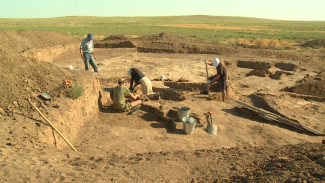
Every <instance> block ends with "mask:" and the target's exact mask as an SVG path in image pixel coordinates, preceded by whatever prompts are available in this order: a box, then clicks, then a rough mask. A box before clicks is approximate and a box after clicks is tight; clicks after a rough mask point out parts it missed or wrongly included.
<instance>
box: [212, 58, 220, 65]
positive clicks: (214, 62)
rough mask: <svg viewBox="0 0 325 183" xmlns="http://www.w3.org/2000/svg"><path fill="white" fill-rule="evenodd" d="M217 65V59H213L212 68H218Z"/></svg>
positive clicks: (218, 61)
mask: <svg viewBox="0 0 325 183" xmlns="http://www.w3.org/2000/svg"><path fill="white" fill-rule="evenodd" d="M219 63H220V60H219V58H214V59H213V67H218V65H219Z"/></svg>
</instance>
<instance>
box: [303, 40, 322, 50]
mask: <svg viewBox="0 0 325 183" xmlns="http://www.w3.org/2000/svg"><path fill="white" fill-rule="evenodd" d="M300 46H301V47H304V48H307V47H309V48H314V49H317V48H325V39H314V40H311V41H307V42H305V43H303V44H301V45H300Z"/></svg>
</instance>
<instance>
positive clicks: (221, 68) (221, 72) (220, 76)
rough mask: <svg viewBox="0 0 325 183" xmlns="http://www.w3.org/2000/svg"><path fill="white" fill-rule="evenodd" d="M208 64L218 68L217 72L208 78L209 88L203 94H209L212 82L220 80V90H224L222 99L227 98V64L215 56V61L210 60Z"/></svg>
mask: <svg viewBox="0 0 325 183" xmlns="http://www.w3.org/2000/svg"><path fill="white" fill-rule="evenodd" d="M207 65H210V66H213V67H215V68H216V69H217V74H215V75H213V76H210V77H209V78H208V80H207V89H206V90H205V91H203V92H201V94H205V95H208V94H209V88H210V84H212V83H214V82H216V81H218V91H219V92H222V101H225V98H226V88H227V83H226V81H227V69H226V66H225V64H224V63H223V62H221V60H220V59H219V58H214V59H213V62H208V63H207Z"/></svg>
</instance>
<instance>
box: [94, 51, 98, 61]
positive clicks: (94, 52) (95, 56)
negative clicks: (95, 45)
mask: <svg viewBox="0 0 325 183" xmlns="http://www.w3.org/2000/svg"><path fill="white" fill-rule="evenodd" d="M93 55H94V58H95V60H97V57H96V55H95V52H94V50H93Z"/></svg>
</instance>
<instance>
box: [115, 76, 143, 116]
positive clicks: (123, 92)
mask: <svg viewBox="0 0 325 183" xmlns="http://www.w3.org/2000/svg"><path fill="white" fill-rule="evenodd" d="M140 104H141V100H140V96H139V95H133V94H132V93H131V92H130V90H129V89H128V88H127V87H125V80H124V79H123V78H120V79H119V80H118V86H116V87H115V88H114V90H113V107H114V108H115V109H117V110H119V111H121V112H125V111H129V110H131V109H132V108H134V107H136V106H139V107H141V106H140Z"/></svg>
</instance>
